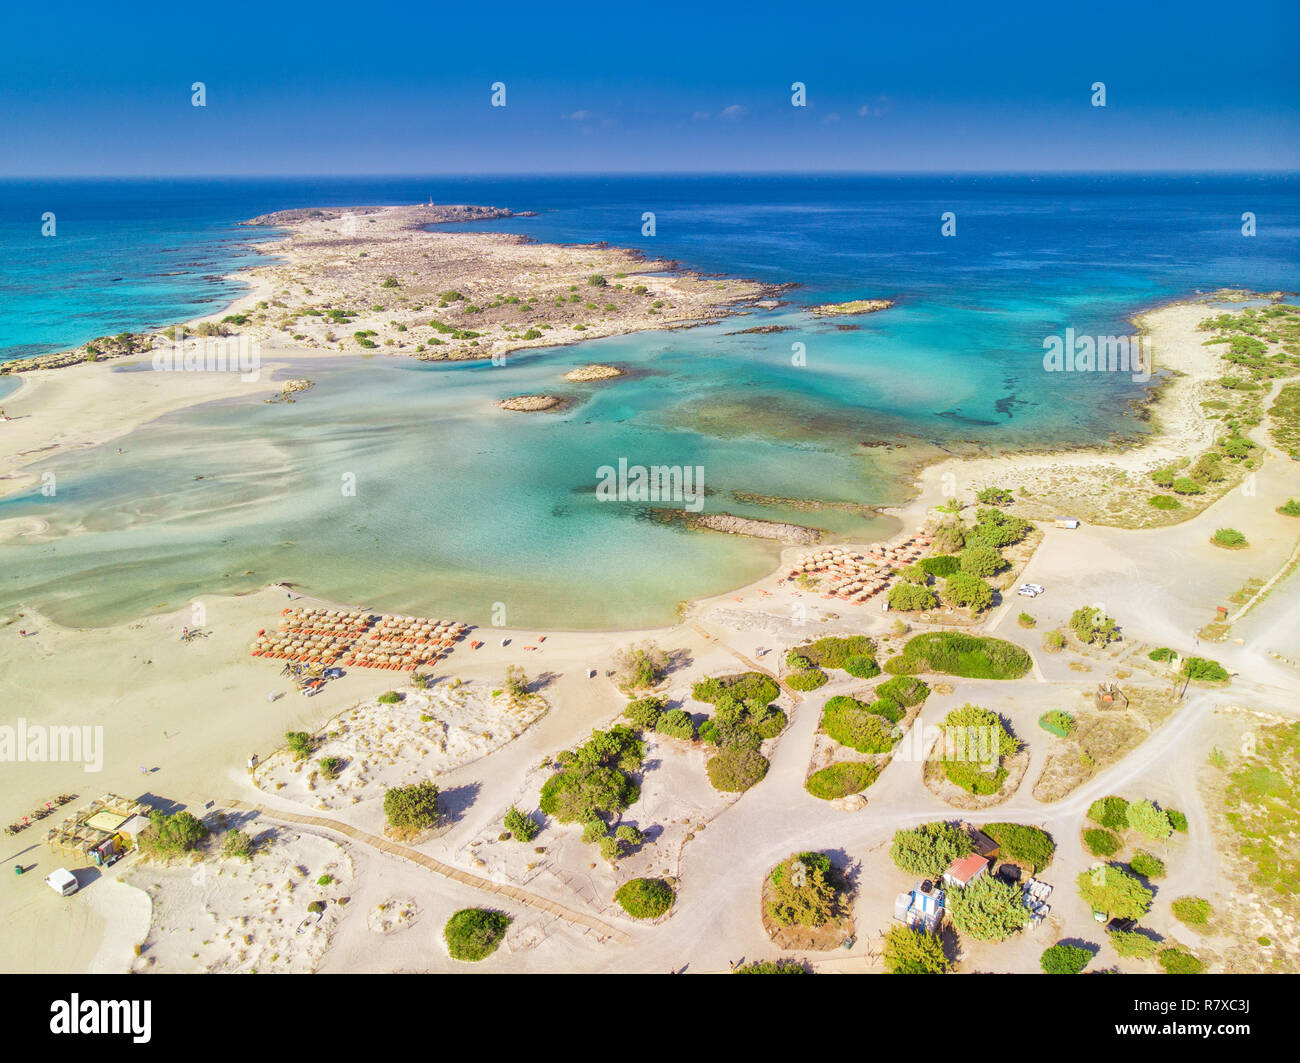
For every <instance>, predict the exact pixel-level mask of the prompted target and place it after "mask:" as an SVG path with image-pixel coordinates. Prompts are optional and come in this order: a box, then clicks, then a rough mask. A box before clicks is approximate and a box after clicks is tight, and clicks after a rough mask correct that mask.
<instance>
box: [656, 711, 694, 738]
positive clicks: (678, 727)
mask: <svg viewBox="0 0 1300 1063" xmlns="http://www.w3.org/2000/svg"><path fill="white" fill-rule="evenodd" d="M655 730H656V731H658V732H659V733H660V734H662V735H667V736H668V737H669V738H681V739H683V740H685V741H687V742H692V741H694V740H695V722H694V721H693V720H692V719H691V717H690V714H689V713H688V712H686V711H685V710H683V709H669V710H668V711H667V712H666V713H664V714H663V715H662V716H661V717H659V722H658V723H657V724H655Z"/></svg>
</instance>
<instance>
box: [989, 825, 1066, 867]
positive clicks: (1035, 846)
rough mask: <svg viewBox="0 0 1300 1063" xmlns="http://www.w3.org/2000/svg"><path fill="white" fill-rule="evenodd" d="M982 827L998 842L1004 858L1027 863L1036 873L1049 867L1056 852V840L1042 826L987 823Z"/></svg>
mask: <svg viewBox="0 0 1300 1063" xmlns="http://www.w3.org/2000/svg"><path fill="white" fill-rule="evenodd" d="M980 829H981V830H982V831H983V832H984V833H985V834H987V835H988V836H989V837H990V838H992V839H993V840H994V841H995V842H997V843H998V849H999V851H1000V853H1001V856H1002V859H1004V860H1014V861H1015V862H1016V863H1019V864H1027V865H1028V866H1029V869H1030V870H1031V871H1032V872H1033V873H1034V874H1035V875H1038V874H1041V873H1042V872H1043V871H1044V870H1045V869H1046V868H1047V865H1048V864H1050V863H1051V862H1052V856H1053V854H1055V852H1056V842H1054V841H1052V836H1051V835H1050V834H1048V833H1047V831H1045V830H1043V829H1042V828H1041V827H1030V826H1027V825H1026V824H1024V823H986V824H985V825H984V826H983V827H981V828H980Z"/></svg>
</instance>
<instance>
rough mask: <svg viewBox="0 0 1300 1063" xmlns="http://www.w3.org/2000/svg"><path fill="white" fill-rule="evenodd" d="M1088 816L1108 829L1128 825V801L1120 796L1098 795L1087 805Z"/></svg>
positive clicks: (1122, 828)
mask: <svg viewBox="0 0 1300 1063" xmlns="http://www.w3.org/2000/svg"><path fill="white" fill-rule="evenodd" d="M1088 818H1089V819H1090V820H1092V821H1093V822H1094V823H1096V824H1099V825H1100V826H1103V827H1106V828H1107V829H1109V830H1125V829H1126V828H1127V827H1128V802H1127V801H1125V800H1124V798H1122V797H1099V798H1097V800H1096V801H1094V802H1093V803H1092V804H1091V805H1089V806H1088Z"/></svg>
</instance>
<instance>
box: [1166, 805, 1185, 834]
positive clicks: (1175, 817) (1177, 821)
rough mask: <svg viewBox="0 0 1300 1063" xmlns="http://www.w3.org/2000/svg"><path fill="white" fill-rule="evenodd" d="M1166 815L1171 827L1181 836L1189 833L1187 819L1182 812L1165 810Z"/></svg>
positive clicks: (1170, 809)
mask: <svg viewBox="0 0 1300 1063" xmlns="http://www.w3.org/2000/svg"><path fill="white" fill-rule="evenodd" d="M1165 814H1166V815H1167V816H1168V817H1169V825H1170V826H1171V827H1173V828H1174V830H1176V831H1177V832H1178V833H1179V834H1186V833H1187V817H1186V816H1185V815H1184V814H1183V813H1182V812H1177V811H1175V810H1174V809H1172V808H1167V809H1165Z"/></svg>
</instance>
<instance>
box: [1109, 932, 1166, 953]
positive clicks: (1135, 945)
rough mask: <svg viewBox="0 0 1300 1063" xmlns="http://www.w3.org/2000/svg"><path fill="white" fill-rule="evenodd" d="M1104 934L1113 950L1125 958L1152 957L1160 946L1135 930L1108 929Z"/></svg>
mask: <svg viewBox="0 0 1300 1063" xmlns="http://www.w3.org/2000/svg"><path fill="white" fill-rule="evenodd" d="M1106 935H1107V937H1109V938H1110V943H1111V946H1112V947H1113V948H1114V949H1115V951H1116V952H1117V953H1119V954H1120V955H1121V956H1124V957H1126V958H1132V959H1137V960H1150V959H1154V958H1155V954H1156V952H1157V951H1158V949H1159V948H1160V946H1159V945H1157V944H1156V942H1155V941H1154V940H1152V939H1151V938H1149V937H1147V936H1146V934H1140V933H1138V932H1137V931H1136V930H1108V931H1106Z"/></svg>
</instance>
